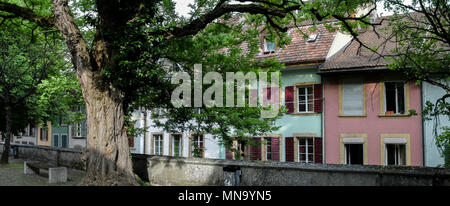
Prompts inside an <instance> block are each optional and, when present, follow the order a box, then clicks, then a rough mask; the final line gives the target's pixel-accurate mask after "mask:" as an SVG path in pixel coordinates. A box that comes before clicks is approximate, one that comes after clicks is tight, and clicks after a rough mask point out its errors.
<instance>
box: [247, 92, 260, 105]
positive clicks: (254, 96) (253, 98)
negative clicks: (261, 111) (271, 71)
mask: <svg viewBox="0 0 450 206" xmlns="http://www.w3.org/2000/svg"><path fill="white" fill-rule="evenodd" d="M249 92H250V93H249V95H250V97H249V104H250V105H254V106H257V105H258V90H257V89H250V91H249Z"/></svg>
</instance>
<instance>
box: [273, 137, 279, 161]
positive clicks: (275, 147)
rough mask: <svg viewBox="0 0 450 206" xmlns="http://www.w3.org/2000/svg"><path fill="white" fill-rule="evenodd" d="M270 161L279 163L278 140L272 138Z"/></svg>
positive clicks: (277, 138)
mask: <svg viewBox="0 0 450 206" xmlns="http://www.w3.org/2000/svg"><path fill="white" fill-rule="evenodd" d="M271 149H272V161H280V138H279V137H272V145H271Z"/></svg>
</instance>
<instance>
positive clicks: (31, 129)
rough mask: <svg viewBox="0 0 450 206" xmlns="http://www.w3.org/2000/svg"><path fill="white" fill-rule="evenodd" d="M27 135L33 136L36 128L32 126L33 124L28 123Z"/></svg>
mask: <svg viewBox="0 0 450 206" xmlns="http://www.w3.org/2000/svg"><path fill="white" fill-rule="evenodd" d="M29 128H30V129H29V136H30V137H34V136H36V128H34V126H33V125H29Z"/></svg>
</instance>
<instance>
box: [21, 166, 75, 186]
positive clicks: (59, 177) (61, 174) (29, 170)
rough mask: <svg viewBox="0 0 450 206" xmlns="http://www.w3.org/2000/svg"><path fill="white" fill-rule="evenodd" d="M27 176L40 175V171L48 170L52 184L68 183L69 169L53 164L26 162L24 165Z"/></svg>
mask: <svg viewBox="0 0 450 206" xmlns="http://www.w3.org/2000/svg"><path fill="white" fill-rule="evenodd" d="M23 166H24V167H23V168H24V171H23V172H24V173H25V174H39V172H40V169H45V170H48V181H49V182H50V183H59V182H67V168H66V167H55V166H54V165H52V164H49V163H46V162H40V161H25V162H24V163H23Z"/></svg>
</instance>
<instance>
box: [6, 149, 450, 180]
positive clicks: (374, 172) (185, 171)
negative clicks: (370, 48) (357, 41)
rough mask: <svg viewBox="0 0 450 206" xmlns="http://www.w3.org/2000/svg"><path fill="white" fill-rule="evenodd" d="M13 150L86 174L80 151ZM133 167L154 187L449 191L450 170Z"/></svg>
mask: <svg viewBox="0 0 450 206" xmlns="http://www.w3.org/2000/svg"><path fill="white" fill-rule="evenodd" d="M16 146H17V147H18V152H19V157H21V158H24V159H34V160H41V161H48V162H50V163H53V164H58V165H60V166H66V167H71V168H76V169H84V166H83V163H82V161H81V156H82V151H79V150H74V149H62V148H51V147H43V146H31V145H16ZM2 150H3V145H2V144H1V143H0V151H2ZM133 166H134V171H135V173H136V174H137V175H139V176H140V177H141V178H142V179H144V180H147V181H150V182H151V183H152V184H155V185H219V186H220V185H224V184H226V185H243V186H275V185H280V186H288V185H292V186H293V185H300V186H322V185H323V186H336V185H339V186H341V185H343V186H344V185H345V186H347V185H350V186H351V185H355V186H366V185H367V186H391V185H395V186H403V185H408V186H438V185H445V186H450V169H441V168H430V167H386V166H362V165H331V164H300V163H288V162H250V161H232V160H218V159H196V158H175V157H168V156H149V155H141V154H133ZM236 170H238V171H239V172H237V173H236V172H234V171H236ZM236 174H238V175H236ZM230 178H232V179H230ZM236 179H237V182H238V183H235V180H236ZM225 182H226V183H225Z"/></svg>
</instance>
